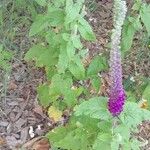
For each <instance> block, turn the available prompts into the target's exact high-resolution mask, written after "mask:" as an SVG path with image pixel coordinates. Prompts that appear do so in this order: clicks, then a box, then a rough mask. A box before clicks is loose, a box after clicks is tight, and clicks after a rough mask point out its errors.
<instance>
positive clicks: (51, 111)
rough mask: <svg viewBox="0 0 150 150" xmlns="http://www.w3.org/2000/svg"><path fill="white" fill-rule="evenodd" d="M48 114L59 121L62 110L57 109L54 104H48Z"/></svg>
mask: <svg viewBox="0 0 150 150" xmlns="http://www.w3.org/2000/svg"><path fill="white" fill-rule="evenodd" d="M47 113H48V116H49V117H50V118H52V119H53V120H54V121H55V122H58V121H60V119H61V117H62V112H61V111H60V110H58V108H56V107H54V106H50V107H49V108H48V112H47Z"/></svg>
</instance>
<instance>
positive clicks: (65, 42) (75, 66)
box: [25, 0, 107, 109]
mask: <svg viewBox="0 0 150 150" xmlns="http://www.w3.org/2000/svg"><path fill="white" fill-rule="evenodd" d="M37 2H38V4H40V5H41V6H44V5H45V2H44V1H43V3H42V4H41V3H39V1H37ZM83 2H84V1H81V0H80V1H79V0H78V1H76V2H75V3H74V2H73V1H72V0H63V1H61V2H60V3H59V2H58V1H52V2H51V3H47V8H46V12H45V13H44V14H38V15H37V17H36V18H35V20H34V22H33V24H32V26H31V29H30V32H29V35H30V36H35V35H39V36H40V37H42V40H41V43H38V44H36V45H33V47H31V49H30V50H29V51H28V52H27V53H26V56H25V60H27V61H29V60H34V61H35V64H36V66H37V67H44V68H45V71H46V75H47V80H49V81H50V82H51V84H48V82H47V83H46V84H44V85H40V86H39V87H38V94H39V98H40V102H41V104H42V105H43V106H45V107H47V106H49V104H53V105H56V106H57V107H58V105H60V106H64V108H67V107H69V108H72V107H73V106H75V105H76V104H77V103H78V97H79V96H80V95H81V93H84V87H83V86H82V85H80V84H78V83H77V82H78V81H79V80H85V79H87V78H91V77H95V78H97V80H98V76H97V74H98V72H99V71H100V70H105V69H106V67H105V66H107V65H106V60H105V58H104V57H103V56H99V57H96V58H95V60H93V62H92V63H91V65H90V66H89V68H88V70H87V71H86V70H85V67H84V64H83V60H84V58H85V57H86V55H87V53H88V51H87V49H85V48H84V46H83V45H82V43H81V39H85V40H89V41H92V40H95V39H96V38H95V35H94V33H93V31H92V29H91V27H90V25H89V24H88V22H87V21H86V20H85V19H84V15H85V8H84V4H83ZM98 61H99V62H98ZM97 62H98V63H97ZM101 62H102V64H101ZM94 65H95V66H94ZM93 66H94V67H93ZM75 82H76V88H75V89H73V88H72V87H74V83H75ZM97 89H98V87H97ZM64 108H63V109H64Z"/></svg>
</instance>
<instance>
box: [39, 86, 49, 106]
mask: <svg viewBox="0 0 150 150" xmlns="http://www.w3.org/2000/svg"><path fill="white" fill-rule="evenodd" d="M37 92H38V97H39V100H40V103H41V105H42V106H44V107H47V106H48V105H49V103H50V95H49V86H48V85H46V84H43V85H40V86H39V87H38V88H37Z"/></svg>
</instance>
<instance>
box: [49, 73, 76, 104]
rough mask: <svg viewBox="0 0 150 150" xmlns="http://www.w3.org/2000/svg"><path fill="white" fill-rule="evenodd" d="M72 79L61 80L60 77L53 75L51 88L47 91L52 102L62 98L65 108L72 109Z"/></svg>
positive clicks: (73, 97) (74, 99) (73, 100)
mask: <svg viewBox="0 0 150 150" xmlns="http://www.w3.org/2000/svg"><path fill="white" fill-rule="evenodd" d="M71 86H72V79H71V78H66V79H63V77H62V76H61V75H58V74H56V75H54V76H53V78H52V81H51V86H50V90H49V94H50V97H51V99H52V100H53V101H55V100H57V98H58V97H59V96H63V99H64V103H66V104H67V106H69V107H72V106H74V105H75V103H76V97H75V93H74V92H73V90H72V89H71Z"/></svg>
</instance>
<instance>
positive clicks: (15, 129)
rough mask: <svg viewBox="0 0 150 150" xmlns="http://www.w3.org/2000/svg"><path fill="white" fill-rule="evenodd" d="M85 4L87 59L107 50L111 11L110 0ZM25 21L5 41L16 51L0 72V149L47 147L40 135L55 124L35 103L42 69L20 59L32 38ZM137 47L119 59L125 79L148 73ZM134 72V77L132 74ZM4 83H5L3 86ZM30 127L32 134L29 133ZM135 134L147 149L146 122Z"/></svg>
mask: <svg viewBox="0 0 150 150" xmlns="http://www.w3.org/2000/svg"><path fill="white" fill-rule="evenodd" d="M87 6H88V10H89V11H88V13H87V18H88V20H89V22H90V24H91V25H92V26H93V29H94V32H95V33H96V37H97V41H96V42H93V43H88V42H87V43H85V45H86V46H87V47H88V48H89V52H90V58H89V61H90V59H91V58H92V57H93V56H95V55H96V54H100V53H109V48H108V47H109V46H108V43H109V42H110V35H111V29H112V27H113V25H112V14H113V13H112V1H111V0H99V1H98V2H92V1H89V4H87ZM25 15H26V16H28V15H29V14H25ZM28 22H29V23H28V24H26V22H24V23H21V24H17V26H15V28H16V35H15V36H14V37H13V39H12V40H11V41H10V42H8V43H7V46H8V47H9V49H12V50H13V49H14V50H13V51H16V52H15V53H16V54H15V56H14V58H13V61H12V71H11V73H9V74H8V75H7V76H5V77H4V76H2V75H1V74H0V91H5V94H2V93H1V96H0V150H14V149H18V150H19V147H20V146H22V145H23V147H24V148H26V149H27V148H30V149H31V150H32V149H35V150H48V149H49V144H48V142H47V140H46V139H44V138H43V137H42V136H43V135H44V134H45V133H46V132H47V131H48V130H50V129H52V128H53V127H54V126H55V124H53V122H52V121H51V120H50V119H49V118H48V117H47V115H46V113H45V112H44V111H43V109H42V107H41V106H40V105H39V104H38V99H37V92H36V88H37V86H38V85H39V84H40V83H43V82H44V80H45V76H44V71H43V70H42V69H36V68H34V67H33V66H32V65H28V64H27V63H26V62H25V61H24V60H23V57H24V54H25V53H26V52H27V50H28V49H29V48H30V46H31V44H32V43H33V42H34V40H36V39H33V40H32V39H29V37H28V32H29V28H30V23H31V22H30V21H28ZM8 23H9V22H8ZM4 36H6V35H4ZM13 47H15V48H13ZM137 47H138V46H137V45H135V46H133V48H132V52H130V53H129V54H128V56H127V57H126V58H125V59H124V60H123V67H124V70H123V72H124V78H125V79H127V78H128V77H131V76H133V77H135V79H137V81H139V80H138V77H139V76H141V75H142V76H144V77H149V76H150V69H149V68H150V64H149V63H150V62H149V61H148V60H149V57H148V56H147V49H142V52H143V55H142V58H143V59H141V60H142V61H140V63H139V62H138V60H137V55H139V50H138V49H137ZM16 49H17V50H16ZM137 72H138V76H135V74H136V73H137ZM4 79H5V80H4ZM4 85H8V86H5V87H4ZM137 92H138V91H137ZM32 130H33V133H34V135H31V133H30V131H32ZM32 136H33V137H32ZM136 136H138V138H139V139H140V140H141V141H142V142H145V145H143V147H142V148H141V149H142V150H150V122H145V123H143V124H141V125H140V127H139V133H138V134H137V135H136Z"/></svg>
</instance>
